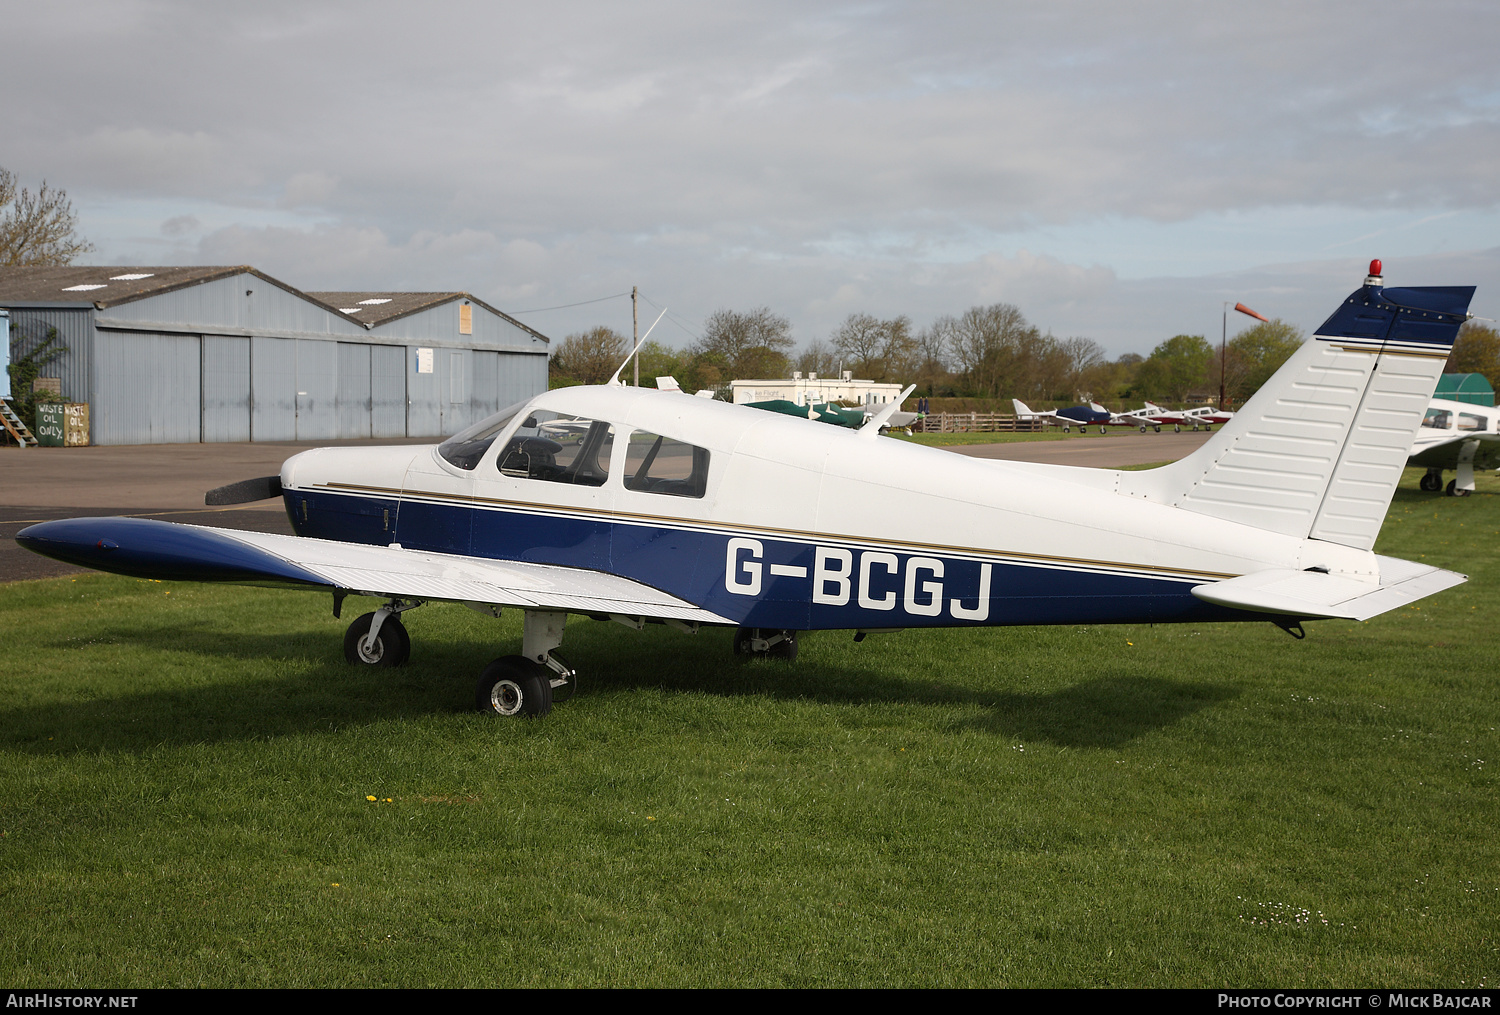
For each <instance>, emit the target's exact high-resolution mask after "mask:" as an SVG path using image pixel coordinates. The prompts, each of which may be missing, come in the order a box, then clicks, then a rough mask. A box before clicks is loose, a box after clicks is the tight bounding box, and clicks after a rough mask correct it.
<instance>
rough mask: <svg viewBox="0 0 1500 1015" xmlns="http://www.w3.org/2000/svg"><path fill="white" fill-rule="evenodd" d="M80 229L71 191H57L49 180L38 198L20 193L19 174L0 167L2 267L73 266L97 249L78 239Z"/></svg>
mask: <svg viewBox="0 0 1500 1015" xmlns="http://www.w3.org/2000/svg"><path fill="white" fill-rule="evenodd" d="M77 226H78V216H77V215H76V214H75V213H74V211H73V202H71V201H69V200H68V194H67V191H63V190H53V189H51V188H50V187H48V186H47V181H45V180H43V181H42V186H41V188H40V189H39V190H38V191H37V192H36V193H35V194H33V193H32V192H31V191H29V190H27V189H26V188H25V187H22V188H20V189H19V190H18V189H17V188H16V177H15V174H14V173H12V172H11V171H10V170H8V169H5V168H3V167H0V267H6V268H27V267H45V266H51V265H59V264H72V263H73V260H74V258H76V257H78V256H79V255H81V254H87V253H89V252H90V251H92V250H93V249H94V245H93V244H92V243H89V242H88V241H87V240H84V239H82V238H80V237H79V236H78V235H77V233H76V229H77Z"/></svg>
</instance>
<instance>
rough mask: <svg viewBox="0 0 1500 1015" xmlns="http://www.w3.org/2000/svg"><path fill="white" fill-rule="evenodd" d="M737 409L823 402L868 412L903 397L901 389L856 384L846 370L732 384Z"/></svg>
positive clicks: (880, 383) (881, 384)
mask: <svg viewBox="0 0 1500 1015" xmlns="http://www.w3.org/2000/svg"><path fill="white" fill-rule="evenodd" d="M729 386H730V388H731V389H732V391H733V392H734V398H733V401H734V403H735V404H736V405H744V404H745V403H746V402H770V401H774V400H776V399H784V400H786V401H788V402H795V403H797V404H798V405H815V404H818V403H821V402H858V403H859V404H860V405H862V406H864V407H865V408H866V409H870V408H872V407H874V408H879V407H880V406H882V405H885V404H886V403H887V402H893V401H895V400H896V399H897V398H899V397H900V395H901V385H899V384H888V383H885V382H883V381H861V380H855V379H854V374H853V372H852V371H849V370H845V371H844V373H843V376H842V377H838V378H832V377H819V376H818V375H817V374H816V373H809V374H807V375H806V376H803V374H802V371H800V370H794V371H792V376H790V377H787V378H781V379H777V380H745V381H731V382H730V385H729Z"/></svg>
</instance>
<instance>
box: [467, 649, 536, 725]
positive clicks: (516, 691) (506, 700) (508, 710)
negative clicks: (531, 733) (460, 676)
mask: <svg viewBox="0 0 1500 1015" xmlns="http://www.w3.org/2000/svg"><path fill="white" fill-rule="evenodd" d="M474 707H475V708H477V709H479V711H481V712H483V713H485V714H486V715H495V716H502V715H503V716H512V715H524V716H527V717H529V718H533V719H539V718H541V717H542V716H544V715H546V714H547V713H548V712H550V711H552V682H551V681H550V680H549V679H548V678H547V670H546V669H545V668H544V667H542V666H540V665H538V664H536V663H534V662H532V661H531V660H529V659H527V658H526V657H525V656H501V657H500V658H499V659H496V660H495V661H494V662H492V663H490V664H489V665H488V666H486V667H485V668H484V670H483V671H482V672H481V673H480V674H479V682H478V683H477V684H476V685H475V686H474Z"/></svg>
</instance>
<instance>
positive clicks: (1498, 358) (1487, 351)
mask: <svg viewBox="0 0 1500 1015" xmlns="http://www.w3.org/2000/svg"><path fill="white" fill-rule="evenodd" d="M1443 370H1444V372H1446V373H1450V374H1484V376H1485V379H1486V380H1487V381H1489V382H1490V387H1492V388H1500V331H1496V330H1495V329H1494V328H1492V327H1490V326H1489V325H1487V324H1480V323H1479V322H1478V321H1467V322H1465V324H1464V326H1463V327H1462V328H1459V329H1458V339H1457V340H1456V341H1455V342H1454V343H1453V351H1452V352H1451V353H1449V354H1448V363H1447V365H1446V366H1444V367H1443Z"/></svg>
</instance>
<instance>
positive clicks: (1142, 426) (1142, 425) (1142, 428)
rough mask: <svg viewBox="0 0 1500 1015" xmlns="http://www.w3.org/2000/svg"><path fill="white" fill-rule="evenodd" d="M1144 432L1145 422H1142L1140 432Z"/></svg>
mask: <svg viewBox="0 0 1500 1015" xmlns="http://www.w3.org/2000/svg"><path fill="white" fill-rule="evenodd" d="M1145 432H1146V424H1145V423H1142V424H1141V433H1145Z"/></svg>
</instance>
